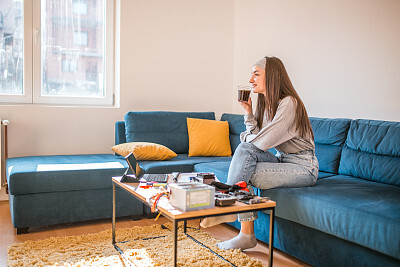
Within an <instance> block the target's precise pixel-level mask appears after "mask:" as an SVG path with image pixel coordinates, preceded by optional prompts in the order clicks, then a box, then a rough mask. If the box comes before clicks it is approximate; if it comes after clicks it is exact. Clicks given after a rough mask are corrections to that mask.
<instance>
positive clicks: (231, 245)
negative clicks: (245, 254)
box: [217, 232, 257, 250]
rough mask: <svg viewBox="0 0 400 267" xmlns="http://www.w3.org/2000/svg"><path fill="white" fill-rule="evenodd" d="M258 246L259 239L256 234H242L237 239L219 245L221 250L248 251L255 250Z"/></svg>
mask: <svg viewBox="0 0 400 267" xmlns="http://www.w3.org/2000/svg"><path fill="white" fill-rule="evenodd" d="M256 245H257V239H256V235H255V234H245V233H242V232H240V233H239V235H237V236H236V237H234V238H232V239H230V240H228V241H225V242H220V243H217V246H218V248H220V249H241V250H244V249H248V248H254V247H255V246H256Z"/></svg>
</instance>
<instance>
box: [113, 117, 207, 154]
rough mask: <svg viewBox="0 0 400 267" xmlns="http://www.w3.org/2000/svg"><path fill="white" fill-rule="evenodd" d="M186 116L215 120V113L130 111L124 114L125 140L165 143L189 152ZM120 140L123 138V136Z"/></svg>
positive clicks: (181, 152) (181, 151)
mask: <svg viewBox="0 0 400 267" xmlns="http://www.w3.org/2000/svg"><path fill="white" fill-rule="evenodd" d="M186 118H197V119H207V120H215V113H214V112H169V111H143V112H128V113H127V114H126V115H125V116H124V119H125V138H126V139H125V142H152V143H157V144H161V145H164V146H166V147H168V148H169V149H172V150H173V151H174V152H175V153H178V154H187V153H188V151H189V136H188V129H187V122H186ZM116 127H117V126H116ZM118 127H119V126H118ZM119 140H122V138H121V139H119Z"/></svg>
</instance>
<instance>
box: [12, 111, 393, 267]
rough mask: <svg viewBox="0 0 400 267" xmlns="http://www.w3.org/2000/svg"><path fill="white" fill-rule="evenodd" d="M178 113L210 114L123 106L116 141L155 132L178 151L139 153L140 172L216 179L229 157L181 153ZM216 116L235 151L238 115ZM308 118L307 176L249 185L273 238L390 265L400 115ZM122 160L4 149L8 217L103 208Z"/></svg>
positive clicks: (22, 219) (48, 218)
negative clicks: (143, 157) (283, 183)
mask: <svg viewBox="0 0 400 267" xmlns="http://www.w3.org/2000/svg"><path fill="white" fill-rule="evenodd" d="M186 117H192V118H203V119H215V115H214V113H212V112H202V113H185V112H129V113H128V114H126V115H125V120H124V121H119V122H116V124H115V143H116V144H120V143H125V142H133V141H148V142H155V143H159V144H163V145H165V146H167V147H169V148H170V149H172V150H174V151H175V152H176V153H177V154H178V156H177V157H176V158H173V159H171V160H167V161H142V162H140V164H141V165H142V166H143V167H144V169H145V170H146V172H148V173H166V172H174V171H179V172H191V171H198V172H214V173H215V174H216V176H217V177H218V178H219V179H220V180H221V181H222V182H225V181H226V179H227V173H228V169H229V164H230V160H231V158H230V157H188V156H187V153H188V145H189V144H188V135H187V127H186ZM221 120H224V121H228V122H229V130H230V142H231V147H232V151H233V152H234V150H235V148H236V147H237V146H238V144H239V142H240V140H239V134H240V133H241V132H242V131H243V130H244V124H243V116H242V115H236V114H223V115H222V117H221ZM310 120H311V124H312V127H313V130H314V135H315V143H316V154H317V157H318V159H319V163H320V172H319V179H318V181H317V183H316V185H315V186H313V187H307V188H277V189H270V190H259V189H257V188H256V193H257V194H259V195H262V196H269V197H270V198H271V199H272V200H275V201H276V202H277V208H276V221H275V239H274V247H276V248H278V249H280V250H282V251H284V252H286V253H288V254H291V255H293V256H295V257H297V258H299V259H301V260H303V261H305V262H307V263H309V264H311V265H314V266H399V265H400V123H399V122H386V121H373V120H350V119H323V118H310ZM74 164H75V165H74ZM125 167H126V164H125V162H124V160H123V158H122V157H120V156H118V155H67V156H47V157H46V156H37V157H22V158H10V159H8V161H7V170H8V171H7V179H8V184H9V189H10V196H9V198H10V209H11V215H12V221H13V225H14V227H16V228H26V227H31V226H35V225H47V224H57V223H66V222H72V221H82V220H91V219H97V218H110V217H111V176H116V175H121V173H122V172H123V171H124V170H125ZM117 197H118V199H117V207H118V214H117V215H118V216H126V215H141V214H143V213H145V212H146V211H145V210H144V209H143V205H142V204H140V203H139V202H137V201H135V200H132V199H130V198H129V197H128V198H127V196H126V195H125V194H123V192H118V193H117ZM232 225H233V226H235V227H239V224H238V223H237V222H235V223H232ZM268 226H269V216H268V215H266V214H264V213H260V216H259V219H258V220H257V221H256V223H255V231H256V236H257V238H258V239H260V240H262V241H265V242H268V238H269V233H268V231H269V228H268Z"/></svg>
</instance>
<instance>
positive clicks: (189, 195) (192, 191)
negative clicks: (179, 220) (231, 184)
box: [168, 182, 215, 211]
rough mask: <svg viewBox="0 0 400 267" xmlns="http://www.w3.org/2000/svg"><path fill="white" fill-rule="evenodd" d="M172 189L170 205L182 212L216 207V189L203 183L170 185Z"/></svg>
mask: <svg viewBox="0 0 400 267" xmlns="http://www.w3.org/2000/svg"><path fill="white" fill-rule="evenodd" d="M168 186H169V188H170V189H171V196H170V203H171V205H172V206H174V207H175V208H178V209H180V210H182V211H192V210H200V209H209V208H214V207H215V200H214V195H215V188H214V187H213V186H210V185H206V184H203V183H194V182H192V183H176V184H168Z"/></svg>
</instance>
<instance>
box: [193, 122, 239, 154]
mask: <svg viewBox="0 0 400 267" xmlns="http://www.w3.org/2000/svg"><path fill="white" fill-rule="evenodd" d="M187 126H188V134H189V157H193V156H206V157H209V156H219V157H229V156H231V155H232V150H231V145H230V141H229V124H228V122H227V121H214V120H205V119H193V118H187Z"/></svg>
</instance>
